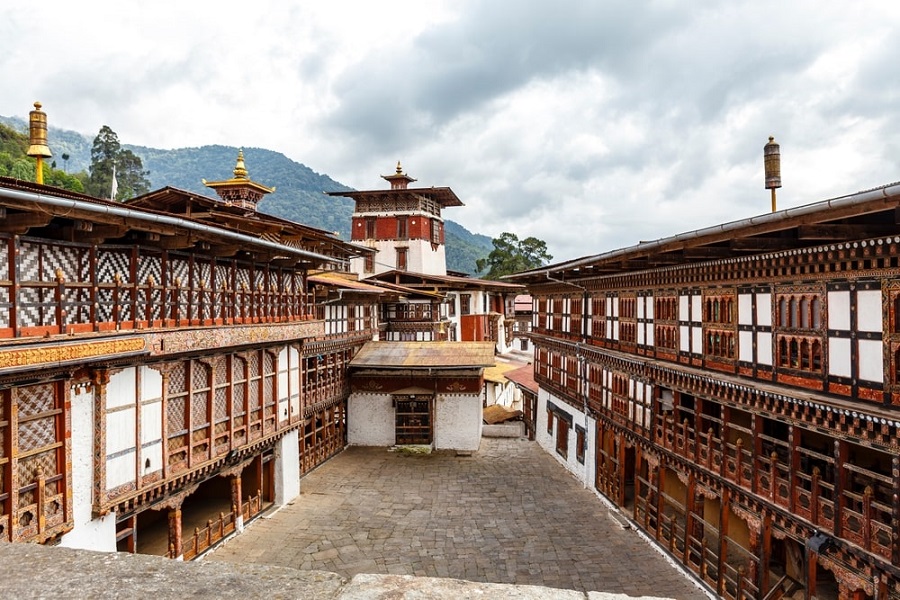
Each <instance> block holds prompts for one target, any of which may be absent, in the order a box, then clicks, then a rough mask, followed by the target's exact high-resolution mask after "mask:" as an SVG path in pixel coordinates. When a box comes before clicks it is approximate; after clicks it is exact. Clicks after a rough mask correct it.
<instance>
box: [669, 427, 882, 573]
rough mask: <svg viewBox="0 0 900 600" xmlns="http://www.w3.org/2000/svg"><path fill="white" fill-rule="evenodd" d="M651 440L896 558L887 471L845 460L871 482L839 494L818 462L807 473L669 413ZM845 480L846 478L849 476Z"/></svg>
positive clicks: (816, 523) (857, 542)
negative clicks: (700, 431) (701, 431)
mask: <svg viewBox="0 0 900 600" xmlns="http://www.w3.org/2000/svg"><path fill="white" fill-rule="evenodd" d="M654 440H655V441H656V443H657V444H659V446H661V447H662V448H664V449H665V450H668V451H670V452H672V453H674V454H677V455H679V456H683V457H685V458H687V459H689V460H690V461H691V462H692V463H693V464H695V465H696V466H697V467H698V468H701V469H705V470H707V471H710V472H712V473H714V474H715V475H718V476H719V477H722V478H724V479H725V480H727V481H730V482H732V483H734V484H737V485H738V486H740V487H741V488H743V489H744V490H746V491H747V492H750V493H753V494H755V495H757V496H759V497H760V498H762V499H764V500H765V501H767V502H769V503H770V504H772V505H775V506H780V507H783V508H785V509H786V510H788V511H790V512H792V513H793V514H796V515H797V516H798V517H800V518H802V519H804V520H806V521H808V522H809V523H811V524H812V525H814V526H815V527H816V528H818V529H820V530H822V531H824V532H828V533H830V534H832V535H835V536H836V537H840V538H842V539H844V540H846V541H849V542H851V543H853V544H855V545H857V546H859V547H860V548H862V549H864V550H866V551H869V552H871V553H873V554H876V555H878V556H881V557H883V558H885V559H887V560H894V558H895V557H894V555H893V553H894V548H893V543H892V535H893V528H892V523H893V522H894V520H893V519H894V517H893V508H892V504H891V500H890V498H891V493H892V492H891V490H892V489H893V487H892V486H893V483H892V479H891V477H889V476H886V475H880V474H878V473H875V472H873V471H870V470H866V469H862V468H860V467H858V466H855V465H850V464H845V465H843V468H844V469H846V470H847V471H849V472H851V473H853V474H854V477H855V479H853V481H863V482H870V485H867V486H866V487H865V488H864V489H863V490H862V491H850V490H845V491H843V493H842V494H841V495H840V497H839V498H838V497H837V496H836V494H837V491H836V490H837V486H836V485H835V484H834V483H833V482H831V481H828V480H825V479H823V477H822V473H821V471H820V469H819V468H818V467H814V468H813V469H812V470H811V472H809V473H806V472H804V471H803V470H802V469H800V468H798V469H796V470H792V469H791V467H790V465H789V464H788V463H787V462H786V461H784V460H782V459H781V458H780V457H779V454H778V452H774V451H773V452H771V453H769V454H768V455H760V456H754V454H753V452H752V450H751V449H749V448H746V447H745V445H744V443H743V441H742V440H741V439H740V438H738V439H737V441H736V442H734V443H732V442H726V441H723V440H722V439H721V438H719V437H717V436H715V435H714V434H713V431H712V430H709V431H707V432H706V433H705V434H701V435H699V436H698V435H696V434H695V432H694V430H693V428H691V427H689V426H688V423H687V421H684V422H682V423H681V424H676V423H675V422H674V419H673V418H672V417H666V418H662V419H659V420H658V421H657V424H656V428H655V430H654ZM796 451H797V453H798V455H802V456H806V457H811V458H819V457H821V458H827V457H824V455H819V454H818V453H816V452H813V451H811V450H808V449H805V448H797V449H796ZM797 463H798V464H799V460H798V461H797ZM846 479H847V480H848V481H849V480H850V476H849V475H848V477H847V478H846ZM857 487H858V486H857ZM697 560H698V561H699V558H697ZM736 581H737V579H735V582H736Z"/></svg>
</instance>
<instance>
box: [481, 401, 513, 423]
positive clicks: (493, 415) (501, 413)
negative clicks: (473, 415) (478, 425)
mask: <svg viewBox="0 0 900 600" xmlns="http://www.w3.org/2000/svg"><path fill="white" fill-rule="evenodd" d="M481 415H482V419H483V420H484V422H485V423H487V424H488V425H496V424H497V423H506V422H507V421H514V420H516V419H521V418H522V411H521V410H513V409H511V408H506V407H505V406H503V405H501V404H492V405H490V406H488V407H487V408H485V409H484V410H482V411H481Z"/></svg>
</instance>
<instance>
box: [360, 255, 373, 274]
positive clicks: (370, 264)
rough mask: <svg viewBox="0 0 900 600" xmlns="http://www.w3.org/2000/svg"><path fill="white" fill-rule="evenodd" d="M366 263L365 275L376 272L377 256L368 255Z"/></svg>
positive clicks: (364, 266) (364, 267)
mask: <svg viewBox="0 0 900 600" xmlns="http://www.w3.org/2000/svg"><path fill="white" fill-rule="evenodd" d="M363 260H364V263H363V272H365V273H374V272H375V255H374V254H367V255H366V257H365V259H363Z"/></svg>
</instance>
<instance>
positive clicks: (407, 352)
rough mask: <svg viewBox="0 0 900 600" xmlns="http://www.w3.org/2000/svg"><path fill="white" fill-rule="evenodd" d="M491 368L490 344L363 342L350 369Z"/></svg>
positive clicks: (491, 348) (491, 350)
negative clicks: (364, 343)
mask: <svg viewBox="0 0 900 600" xmlns="http://www.w3.org/2000/svg"><path fill="white" fill-rule="evenodd" d="M493 364H494V343H493V342H367V343H366V345H364V346H363V347H362V349H361V350H360V351H359V352H358V353H357V355H356V356H355V357H353V360H352V361H350V366H351V367H377V368H380V369H461V368H476V367H490V366H492V365H493Z"/></svg>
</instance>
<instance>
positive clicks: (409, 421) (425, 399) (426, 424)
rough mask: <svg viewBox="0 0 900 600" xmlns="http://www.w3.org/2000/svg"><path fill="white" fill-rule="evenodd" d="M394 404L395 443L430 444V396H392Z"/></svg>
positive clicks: (431, 433) (431, 434)
mask: <svg viewBox="0 0 900 600" xmlns="http://www.w3.org/2000/svg"><path fill="white" fill-rule="evenodd" d="M394 403H395V405H396V413H395V414H396V427H395V443H396V444H399V445H403V444H430V443H431V442H432V439H433V432H432V427H431V424H432V421H433V418H432V396H394Z"/></svg>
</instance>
